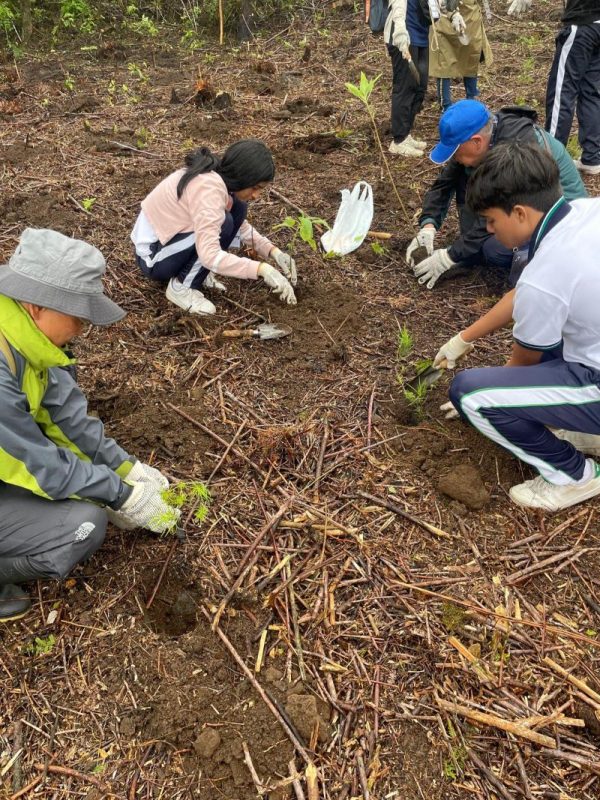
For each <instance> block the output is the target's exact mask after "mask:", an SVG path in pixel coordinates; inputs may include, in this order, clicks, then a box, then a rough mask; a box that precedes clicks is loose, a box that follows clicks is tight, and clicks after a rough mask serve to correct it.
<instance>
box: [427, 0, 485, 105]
mask: <svg viewBox="0 0 600 800" xmlns="http://www.w3.org/2000/svg"><path fill="white" fill-rule="evenodd" d="M450 9H452V10H450ZM492 61H493V56H492V50H491V48H490V43H489V42H488V38H487V36H486V34H485V29H484V27H483V16H482V14H481V10H480V8H479V2H478V0H461V2H459V3H448V5H447V10H446V13H445V14H443V15H442V17H441V19H440V20H439V22H436V23H434V25H432V26H431V28H430V30H429V74H430V75H431V77H432V78H437V91H438V101H439V103H440V106H441V107H442V111H445V110H446V109H447V108H448V106H450V105H451V103H452V78H462V80H463V83H464V87H465V94H466V96H467V100H475V99H476V98H477V97H478V96H479V89H478V88H477V75H478V72H479V65H480V64H481V63H482V62H484V63H485V64H486V65H488V66H489V65H490V64H491V63H492Z"/></svg>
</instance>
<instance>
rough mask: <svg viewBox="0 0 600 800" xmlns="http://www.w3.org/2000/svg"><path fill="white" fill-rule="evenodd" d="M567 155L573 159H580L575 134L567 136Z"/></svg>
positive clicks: (579, 150)
mask: <svg viewBox="0 0 600 800" xmlns="http://www.w3.org/2000/svg"><path fill="white" fill-rule="evenodd" d="M567 153H568V154H569V155H570V156H571V158H573V159H577V158H581V146H580V144H579V140H578V138H577V134H576V133H574V134H573V135H572V136H569V141H568V142H567Z"/></svg>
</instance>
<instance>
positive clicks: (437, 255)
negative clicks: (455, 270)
mask: <svg viewBox="0 0 600 800" xmlns="http://www.w3.org/2000/svg"><path fill="white" fill-rule="evenodd" d="M453 266H455V263H454V261H452V259H451V258H450V256H449V255H448V251H447V250H434V251H433V253H432V255H430V256H429V258H424V259H423V261H420V262H419V263H418V264H417V265H416V266H415V267H413V272H414V273H415V277H416V278H418V279H419V283H425V281H427V288H428V289H433V287H434V286H435V284H436V283H437V280H438V278H439V277H440V275H443V274H444V272H447V271H448V270H449V269H450V268H451V267H453Z"/></svg>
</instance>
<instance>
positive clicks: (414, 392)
mask: <svg viewBox="0 0 600 800" xmlns="http://www.w3.org/2000/svg"><path fill="white" fill-rule="evenodd" d="M428 389H429V387H428V386H427V384H426V383H418V384H417V385H416V386H415V388H414V389H403V390H402V394H403V395H404V399H405V400H406V402H407V403H408V405H409V407H410V408H411V409H412V412H413V414H414V416H415V418H416V419H417V420H419V421H421V420H422V419H423V414H424V412H423V406H424V404H425V399H426V398H427V391H428Z"/></svg>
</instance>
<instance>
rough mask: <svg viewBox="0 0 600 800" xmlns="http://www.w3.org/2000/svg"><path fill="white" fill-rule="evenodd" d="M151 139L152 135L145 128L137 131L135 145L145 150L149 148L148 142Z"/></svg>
mask: <svg viewBox="0 0 600 800" xmlns="http://www.w3.org/2000/svg"><path fill="white" fill-rule="evenodd" d="M151 139H152V134H151V133H150V131H149V130H148V129H147V128H144V126H142V127H141V128H138V129H137V130H136V132H135V143H136V146H137V147H138V148H139V149H140V150H145V148H146V147H147V146H148V142H149V141H150V140H151Z"/></svg>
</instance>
